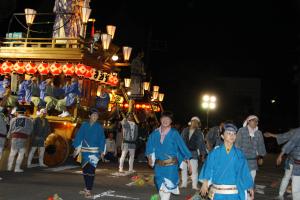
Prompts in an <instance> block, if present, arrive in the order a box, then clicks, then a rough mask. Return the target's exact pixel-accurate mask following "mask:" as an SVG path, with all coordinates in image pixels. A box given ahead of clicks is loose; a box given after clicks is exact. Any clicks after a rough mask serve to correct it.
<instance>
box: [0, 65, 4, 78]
mask: <svg viewBox="0 0 300 200" xmlns="http://www.w3.org/2000/svg"><path fill="white" fill-rule="evenodd" d="M0 74H1V75H3V74H4V72H3V69H2V63H0Z"/></svg>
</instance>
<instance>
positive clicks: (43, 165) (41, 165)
mask: <svg viewBox="0 0 300 200" xmlns="http://www.w3.org/2000/svg"><path fill="white" fill-rule="evenodd" d="M39 166H40V167H48V166H47V165H45V164H44V163H42V164H39Z"/></svg>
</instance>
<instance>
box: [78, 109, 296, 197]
mask: <svg viewBox="0 0 300 200" xmlns="http://www.w3.org/2000/svg"><path fill="white" fill-rule="evenodd" d="M172 122H173V114H172V113H170V112H163V113H162V114H161V118H160V125H159V126H158V127H153V130H152V131H149V132H148V134H147V139H146V140H145V142H146V149H145V156H146V157H147V159H148V164H149V165H150V166H151V167H153V168H154V173H155V184H156V187H157V189H158V192H159V196H160V199H161V200H168V199H170V198H171V194H179V189H180V188H186V187H187V185H188V176H189V175H190V177H191V180H192V189H194V190H195V191H199V192H200V194H201V195H202V196H208V197H210V199H214V200H219V199H222V200H226V199H230V200H234V199H237V200H243V199H248V200H249V199H254V187H255V177H256V171H257V170H258V166H259V165H262V164H263V157H264V156H265V155H266V148H265V144H264V138H263V134H262V132H261V131H260V130H259V129H258V117H257V116H255V115H250V116H249V117H247V118H246V120H245V121H244V124H243V127H241V128H239V129H238V128H237V127H236V126H235V125H234V124H233V123H232V122H231V121H225V122H221V123H220V124H219V125H218V126H215V127H212V128H210V129H209V131H208V133H207V134H206V135H204V134H203V132H202V130H201V121H200V119H199V118H198V117H196V116H195V117H192V118H191V120H190V122H189V125H188V127H186V128H184V129H183V130H182V131H181V133H180V132H179V131H178V130H177V129H176V128H175V127H174V126H173V125H172ZM121 124H122V129H121V130H122V131H121V134H122V136H121V137H122V138H123V139H121V141H122V145H121V154H120V155H121V156H120V159H119V172H120V173H123V172H124V168H123V166H124V159H125V157H126V155H127V154H128V152H129V170H128V171H129V172H134V170H133V163H134V162H133V161H134V158H135V151H136V145H135V144H136V140H137V138H138V137H139V136H138V132H139V130H138V129H139V128H138V127H139V126H137V124H136V123H135V122H134V117H133V115H131V114H130V115H128V116H127V117H125V118H124V119H123V120H122V122H121ZM298 130H299V129H294V130H291V131H289V132H287V133H283V134H273V133H268V132H267V133H265V134H264V136H265V137H275V138H276V139H277V141H278V143H279V144H282V143H284V142H287V144H286V145H285V146H284V147H283V148H282V153H281V154H280V155H279V157H278V159H277V163H278V164H279V163H280V162H281V160H282V156H283V155H284V154H289V159H287V161H286V162H287V163H288V164H287V165H288V166H289V167H288V168H287V170H286V173H285V176H284V178H283V180H282V183H281V187H280V191H279V196H277V197H276V199H283V195H284V192H285V189H286V187H287V185H288V181H289V179H290V177H291V176H292V177H293V178H292V179H293V184H292V187H293V199H298V198H299V191H298V189H297V188H296V184H297V181H298V179H297V178H299V174H298V167H299V166H298V165H299V164H298V161H299V160H297V159H299V158H298V157H297V156H298V155H299V145H300V143H299V142H300V141H299V138H298V137H299V136H298V134H294V133H297V131H298ZM76 137H77V136H76ZM112 141H114V139H113V134H109V138H108V139H106V150H105V151H101V152H102V153H103V157H105V158H107V159H108V158H109V157H111V156H114V158H115V161H116V160H117V158H116V155H117V145H116V143H115V142H112ZM112 143H113V144H112ZM77 144H78V143H77ZM87 146H91V145H89V144H88V143H87V144H85V145H82V147H84V148H87ZM82 147H81V148H82ZM75 148H76V149H78V148H80V146H77V147H76V145H75ZM89 148H91V147H89ZM98 148H100V147H98ZM103 148H104V147H103ZM108 149H109V150H108ZM90 150H91V149H90ZM105 154H106V155H105ZM199 163H201V167H200V165H198V164H199ZM179 171H180V173H178V172H179ZM179 174H181V177H180V176H179ZM199 182H201V183H202V185H201V187H200V188H199V187H198V184H199ZM180 183H181V184H180ZM91 189H92V188H91V187H88V186H87V184H86V187H85V189H84V190H83V191H81V194H84V195H86V196H87V197H90V195H91ZM297 195H298V196H297Z"/></svg>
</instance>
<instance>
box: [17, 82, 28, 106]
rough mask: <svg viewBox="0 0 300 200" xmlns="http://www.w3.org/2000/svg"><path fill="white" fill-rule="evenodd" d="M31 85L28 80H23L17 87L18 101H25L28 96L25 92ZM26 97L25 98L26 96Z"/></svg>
mask: <svg viewBox="0 0 300 200" xmlns="http://www.w3.org/2000/svg"><path fill="white" fill-rule="evenodd" d="M30 83H31V81H30V80H27V81H26V80H25V81H23V82H22V83H20V85H19V89H18V100H19V101H23V100H24V101H25V99H26V98H28V97H27V96H28V94H27V93H26V91H27V90H28V87H29V84H30ZM26 95H27V96H26Z"/></svg>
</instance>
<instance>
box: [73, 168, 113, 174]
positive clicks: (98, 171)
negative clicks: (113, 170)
mask: <svg viewBox="0 0 300 200" xmlns="http://www.w3.org/2000/svg"><path fill="white" fill-rule="evenodd" d="M105 171H108V169H96V171H95V172H96V173H100V172H105ZM72 173H74V174H82V170H77V171H74V172H72Z"/></svg>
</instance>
